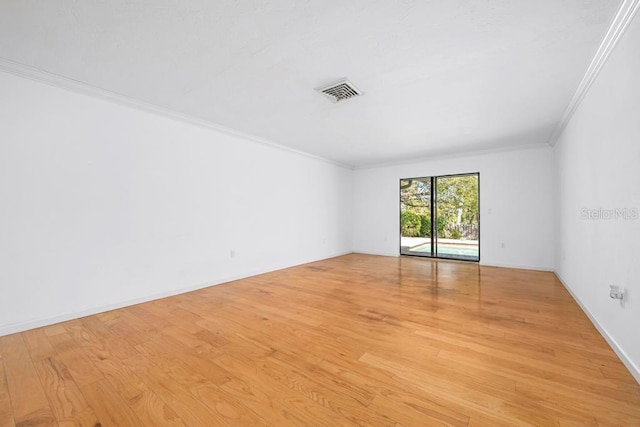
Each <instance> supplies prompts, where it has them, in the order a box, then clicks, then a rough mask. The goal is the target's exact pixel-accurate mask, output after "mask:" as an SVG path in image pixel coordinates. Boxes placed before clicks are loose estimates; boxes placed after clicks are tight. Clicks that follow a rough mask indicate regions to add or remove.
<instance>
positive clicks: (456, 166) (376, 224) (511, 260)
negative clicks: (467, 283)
mask: <svg viewBox="0 0 640 427" xmlns="http://www.w3.org/2000/svg"><path fill="white" fill-rule="evenodd" d="M467 172H480V263H481V264H485V265H498V266H509V267H521V268H534V269H545V270H551V269H553V246H554V245H553V230H552V226H553V207H552V200H553V198H552V151H551V149H550V148H549V147H538V148H529V149H522V150H517V151H507V152H501V153H490V154H489V153H487V154H479V155H472V156H466V157H456V158H443V159H436V160H431V161H423V162H417V163H411V164H401V165H393V166H383V167H374V168H368V169H359V170H356V171H355V173H354V176H355V179H354V249H355V251H356V252H364V253H373V254H380V255H391V256H397V255H398V254H399V246H400V243H399V215H400V214H399V210H400V209H399V197H400V193H399V180H400V179H401V178H412V177H422V176H434V175H446V174H456V173H467ZM502 243H504V248H502V246H501V244H502Z"/></svg>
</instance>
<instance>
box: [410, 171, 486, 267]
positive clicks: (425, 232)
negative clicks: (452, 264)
mask: <svg viewBox="0 0 640 427" xmlns="http://www.w3.org/2000/svg"><path fill="white" fill-rule="evenodd" d="M479 194H480V175H479V174H478V173H472V174H462V175H446V176H432V177H423V178H408V179H402V180H400V253H401V254H402V255H416V256H427V257H437V258H449V259H460V260H466V261H479V260H480V216H479V212H480V209H479V208H480V204H479Z"/></svg>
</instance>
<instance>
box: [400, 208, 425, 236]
mask: <svg viewBox="0 0 640 427" xmlns="http://www.w3.org/2000/svg"><path fill="white" fill-rule="evenodd" d="M420 226H421V221H420V215H418V214H417V213H414V212H411V211H405V212H401V213H400V229H401V230H402V235H403V236H405V237H417V236H419V235H420Z"/></svg>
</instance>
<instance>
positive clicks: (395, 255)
mask: <svg viewBox="0 0 640 427" xmlns="http://www.w3.org/2000/svg"><path fill="white" fill-rule="evenodd" d="M353 253H354V254H362V255H376V256H391V257H394V258H398V257H399V256H400V254H399V253H389V252H370V251H358V250H354V251H353Z"/></svg>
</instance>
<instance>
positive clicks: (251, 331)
mask: <svg viewBox="0 0 640 427" xmlns="http://www.w3.org/2000/svg"><path fill="white" fill-rule="evenodd" d="M56 423H57V425H59V426H64V427H67V426H69V427H70V426H90V427H95V425H96V424H97V423H100V425H101V426H102V427H107V426H112V425H121V426H129V425H145V426H157V425H173V426H200V425H202V426H210V425H212V426H213V425H215V426H218V425H219V426H227V425H229V426H235V425H247V426H300V425H313V426H335V425H338V426H341V425H344V426H352V425H375V426H396V427H399V426H425V425H426V426H431V425H433V426H440V425H443V426H445V425H446V426H467V425H469V426H547V425H549V426H558V427H559V426H609V425H611V426H614V425H616V426H617V425H620V426H635V425H637V426H640V385H639V384H638V383H637V382H635V380H634V379H633V377H632V376H631V375H630V373H629V372H628V371H627V369H626V368H625V367H624V365H623V364H622V363H621V362H620V360H619V359H618V358H617V356H616V355H615V353H614V352H613V351H612V350H611V348H609V346H608V345H607V343H606V341H605V340H604V339H603V338H602V336H600V335H599V334H598V332H597V331H596V330H595V328H594V327H593V325H592V324H591V321H590V320H589V318H588V317H587V316H586V315H585V314H584V313H583V312H582V311H581V309H580V308H579V306H578V305H577V304H576V303H575V301H573V299H572V298H571V296H570V295H569V293H568V292H567V291H566V289H564V287H563V286H562V284H561V283H560V282H559V281H558V280H557V278H556V277H555V276H554V274H553V273H548V272H540V271H527V270H514V269H505V268H495V267H483V266H479V265H477V264H474V263H459V262H447V261H436V260H427V259H417V258H415V257H401V258H396V257H378V256H370V255H360V254H351V255H346V256H341V257H337V258H332V259H328V260H323V261H318V262H314V263H310V264H305V265H301V266H297V267H292V268H287V269H284V270H280V271H274V272H270V273H267V274H263V275H259V276H254V277H250V278H247V279H243V280H237V281H234V282H230V283H227V284H221V285H217V286H212V287H209V288H204V289H200V290H198V291H194V292H189V293H185V294H181V295H176V296H174V297H170V298H164V299H160V300H156V301H151V302H148V303H144V304H138V305H135V306H132V307H125V308H121V309H117V310H113V311H109V312H106V313H101V314H98V315H95V316H88V317H84V318H81V319H76V320H71V321H67V322H63V323H60V324H57V325H51V326H47V327H44V328H39V329H34V330H31V331H27V332H24V333H21V334H14V335H10V336H6V337H0V427H15V426H26V425H33V424H44V425H56Z"/></svg>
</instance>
